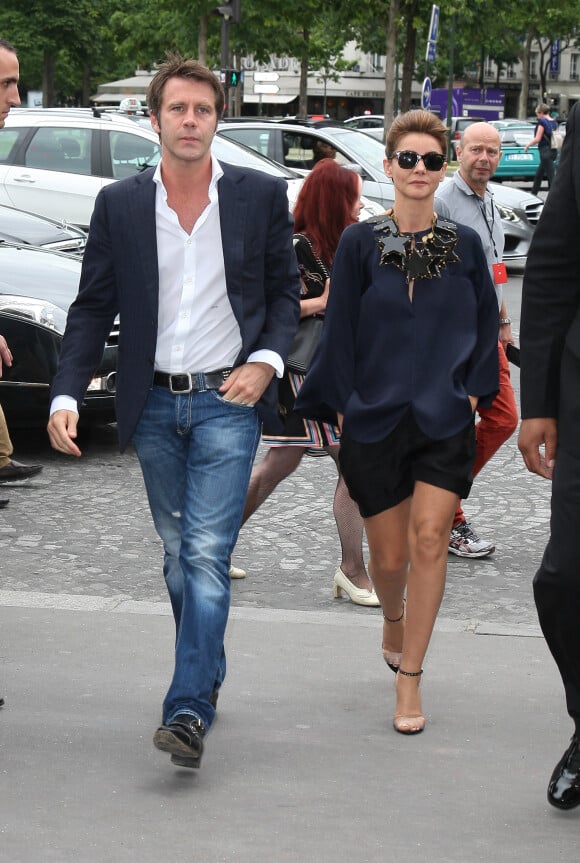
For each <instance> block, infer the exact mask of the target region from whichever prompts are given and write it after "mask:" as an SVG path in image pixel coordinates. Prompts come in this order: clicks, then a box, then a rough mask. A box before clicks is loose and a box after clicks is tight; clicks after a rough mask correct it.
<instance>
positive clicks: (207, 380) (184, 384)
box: [153, 368, 232, 395]
mask: <svg viewBox="0 0 580 863" xmlns="http://www.w3.org/2000/svg"><path fill="white" fill-rule="evenodd" d="M231 371H232V370H231V368H227V369H218V370H217V371H215V372H176V373H175V374H172V375H170V374H169V373H168V372H155V374H154V375H153V383H154V384H155V385H156V386H158V387H167V389H169V390H171V392H172V393H175V394H176V395H181V394H182V393H192V392H203V391H204V390H219V388H220V387H221V385H222V384H223V382H224V381H227V379H228V378H229V376H230V372H231Z"/></svg>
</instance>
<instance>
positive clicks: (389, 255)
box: [368, 209, 459, 284]
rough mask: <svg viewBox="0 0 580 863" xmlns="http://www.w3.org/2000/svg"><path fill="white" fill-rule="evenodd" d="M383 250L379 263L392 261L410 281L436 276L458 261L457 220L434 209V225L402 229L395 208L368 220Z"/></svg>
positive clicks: (408, 282)
mask: <svg viewBox="0 0 580 863" xmlns="http://www.w3.org/2000/svg"><path fill="white" fill-rule="evenodd" d="M368 221H369V223H370V224H371V225H372V228H373V232H374V234H375V240H376V243H377V245H378V247H379V251H380V253H381V258H380V261H379V264H380V266H386V265H387V264H393V265H394V266H395V267H397V269H399V270H402V271H403V272H404V274H405V278H406V280H407V284H410V283H411V282H412V281H414V279H435V278H438V277H439V276H440V275H441V271H442V269H443V268H444V267H445V266H446V265H447V264H453V263H458V262H459V258H458V257H457V255H456V254H455V251H454V250H455V246H456V245H457V240H458V237H457V229H456V225H455V223H454V222H448V221H446V220H443V219H439V218H438V217H437V214H436V213H433V219H432V222H431V228H430V229H429V228H427V229H426V230H425V231H416V232H409V233H402V232H400V231H399V226H398V224H397V220H396V216H395V214H394V212H393V210H392V209H391V210H387V212H386V213H385V214H384V215H383V216H374V217H373V218H371V219H369V220H368Z"/></svg>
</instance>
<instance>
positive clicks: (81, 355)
mask: <svg viewBox="0 0 580 863" xmlns="http://www.w3.org/2000/svg"><path fill="white" fill-rule="evenodd" d="M148 104H149V108H150V113H151V121H152V125H153V128H154V129H155V130H156V131H157V132H158V133H159V135H160V140H161V154H162V155H161V162H160V164H159V165H158V166H157V168H155V169H153V168H151V169H148V170H146V171H144V172H143V173H141V174H138V175H137V176H135V177H131V178H128V179H126V180H122V181H120V182H118V183H114V184H111V185H109V186H107V187H106V188H105V189H103V190H102V191H101V192H100V194H99V195H98V197H97V200H96V202H95V210H94V213H93V217H92V220H91V225H90V231H89V239H88V242H87V248H86V251H85V256H84V261H83V269H82V276H81V282H80V288H79V294H78V297H77V299H76V300H75V302H74V303H73V305H72V306H71V308H70V311H69V316H68V321H67V328H66V332H65V335H64V340H63V345H62V351H61V356H60V362H59V368H58V372H57V374H56V377H55V380H54V383H53V390H52V404H51V417H50V420H49V425H48V431H49V435H50V439H51V443H52V445H53V447H54V448H55V449H57V450H59V451H61V452H64V453H67V454H69V455H75V456H80V454H81V453H80V450H79V448H78V446H77V445H76V443H75V438H76V434H77V420H78V409H77V405H78V404H79V403H80V402H81V401H82V398H83V396H84V393H85V390H86V387H87V384H88V382H89V380H90V378H91V375H92V373H93V370H94V368H95V367H96V366H97V364H98V362H99V361H100V358H101V355H102V351H103V345H104V342H105V339H106V337H107V335H108V333H109V331H110V329H111V327H112V325H113V322H114V320H115V317H116V316H117V315H119V319H120V338H119V349H118V366H117V397H116V404H117V424H118V431H119V441H120V447H121V450H124V449H125V448H126V446H127V445H128V444H129V443H132V444H133V446H134V448H135V450H136V452H137V456H138V458H139V461H140V464H141V468H142V472H143V477H144V480H145V486H146V489H147V494H148V498H149V505H150V508H151V513H152V516H153V520H154V522H155V527H156V529H157V532H158V533H159V535H160V537H161V538H162V540H163V546H164V567H163V572H164V577H165V581H166V584H167V588H168V591H169V596H170V600H171V604H172V608H173V613H174V617H175V624H176V646H175V668H174V674H173V679H172V681H171V684H170V686H169V690H168V692H167V694H166V696H165V699H164V702H163V719H162V724H161V726H160V727H159V728H158V729H157V731H156V732H155V736H154V744H155V746H156V747H157V748H158V749H161V750H162V751H165V752H169V753H170V754H171V760H172V762H173V763H174V764H177V765H179V766H185V767H198V766H199V764H200V761H201V755H202V752H203V745H204V744H203V738H204V736H205V734H206V733H207V731H208V730H209V728H210V726H211V724H212V721H213V719H214V716H215V705H216V700H217V694H218V691H219V688H220V686H221V684H222V682H223V679H224V676H225V653H224V632H225V627H226V623H227V616H228V609H229V589H230V583H229V576H228V571H229V561H230V555H231V553H232V550H233V547H234V545H235V543H236V539H237V534H238V531H239V526H240V523H241V517H242V512H243V507H244V501H245V497H246V490H247V485H248V480H249V476H250V471H251V467H252V463H253V460H254V456H255V453H256V448H257V445H258V441H259V437H260V431H261V424H262V422H263V423H264V425H265V427H266V428H269V429H275V428H276V425H277V387H276V383H275V380H274V375H277V376H278V377H280V376H281V375H282V372H283V367H284V360H285V357H286V355H287V353H288V350H289V348H290V345H291V342H292V338H293V335H294V332H295V330H296V327H297V323H298V319H299V314H300V306H299V292H300V282H299V276H298V268H297V264H296V259H295V256H294V251H293V246H292V219H291V216H290V215H289V211H288V199H287V194H286V186H285V183H284V182H283V181H280V180H277V179H274V178H272V177H269V176H267V175H266V174H262V173H260V172H257V171H250V170H244V169H240V168H235V167H232V166H229V165H221V164H220V163H219V162H217V160H216V159H215V158H214V157H213V156H212V155H211V152H210V147H211V142H212V140H213V137H214V135H215V131H216V127H217V122H218V120H219V118H220V116H221V113H222V108H223V104H224V94H223V90H222V88H221V85H220V83H219V81H218V79H217V78H216V76H215V75H214V74H213V73H212V72H211V71H210V70H208V69H206V68H205V67H204V66H202V65H201V64H199V63H198V62H197V61H195V60H186V59H183V58H182V57H179V56H177V55H171V56H169V57H168V58H167V60H166V62H165V63H163V64H162V65H161V67H160V69H159V71H158V73H157V74H156V76H155V77H154V79H153V80H152V82H151V85H150V87H149V92H148Z"/></svg>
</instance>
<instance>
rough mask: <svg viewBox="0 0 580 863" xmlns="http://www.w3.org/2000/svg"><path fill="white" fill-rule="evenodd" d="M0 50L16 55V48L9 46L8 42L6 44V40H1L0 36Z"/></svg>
mask: <svg viewBox="0 0 580 863" xmlns="http://www.w3.org/2000/svg"><path fill="white" fill-rule="evenodd" d="M0 48H4V50H5V51H10V52H11V53H12V54H16V48H15V47H14V45H11V44H10V42H7V41H6V39H3V38H2V36H0Z"/></svg>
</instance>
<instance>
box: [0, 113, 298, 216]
mask: <svg viewBox="0 0 580 863" xmlns="http://www.w3.org/2000/svg"><path fill="white" fill-rule="evenodd" d="M213 152H214V153H215V155H216V156H217V158H218V159H220V160H221V161H224V162H229V163H230V164H235V165H242V166H245V167H248V168H255V169H258V170H262V171H265V172H266V173H270V174H272V175H274V176H277V177H282V178H283V179H285V180H286V182H287V183H288V197H289V200H290V203H291V205H292V204H293V203H294V201H295V200H296V196H297V195H298V191H299V189H300V186H301V185H302V182H303V178H302V177H301V175H299V174H297V173H296V172H295V171H292V170H290V169H287V168H284V167H281V166H280V165H277V164H275V163H274V162H272V161H270V160H269V159H265V158H262V157H261V156H259V155H258V154H256V153H254V152H253V151H252V150H250V149H247V148H246V147H240V146H239V145H238V144H235V143H234V142H232V141H227V140H225V139H223V138H217V137H216V139H215V141H214V144H213ZM160 155H161V147H160V145H159V136H158V135H157V133H156V132H154V131H153V129H151V128H147V127H146V126H145V125H143V124H141V123H138V122H135V120H134V119H132V118H130V117H127V116H123V115H120V114H118V113H116V114H113V113H110V112H105V111H98V110H95V111H91V110H90V109H88V108H87V109H85V108H78V109H77V108H62V109H58V108H54V109H53V108H46V109H40V110H29V109H26V108H17V109H13V110H12V111H11V112H10V114H9V115H8V117H7V119H6V126H5V128H4V129H3V131H2V135H1V136H0V204H5V205H8V206H12V207H18V208H19V209H22V210H27V211H28V212H31V213H38V214H40V215H42V216H46V217H48V218H51V219H55V220H56V221H59V222H64V223H69V224H74V225H80V226H81V227H83V228H86V227H87V226H88V224H89V222H90V218H91V214H92V212H93V207H94V202H95V198H96V196H97V194H98V192H99V191H100V189H101V188H102V187H103V186H106V185H107V184H108V183H113V182H115V180H119V179H122V178H123V177H129V176H131V175H132V174H136V173H138V172H139V171H143V170H144V169H145V168H148V167H150V166H153V165H156V164H157V162H158V161H159V158H160Z"/></svg>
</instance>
